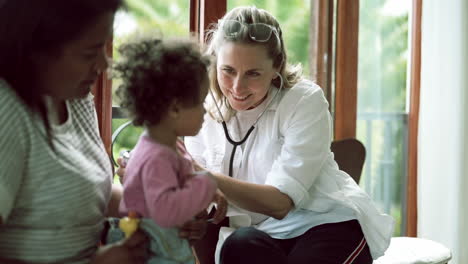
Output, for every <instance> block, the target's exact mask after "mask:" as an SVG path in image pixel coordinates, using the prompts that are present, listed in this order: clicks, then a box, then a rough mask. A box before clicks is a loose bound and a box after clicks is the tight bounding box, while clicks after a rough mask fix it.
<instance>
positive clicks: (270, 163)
mask: <svg viewBox="0 0 468 264" xmlns="http://www.w3.org/2000/svg"><path fill="white" fill-rule="evenodd" d="M210 33H211V35H210V39H209V50H208V51H209V52H210V53H211V54H212V55H213V56H214V57H215V58H216V60H215V63H214V65H213V67H212V69H211V81H212V83H211V96H209V97H208V100H207V107H208V113H207V116H206V119H205V123H204V126H203V128H202V129H201V131H200V133H199V134H198V135H197V136H195V137H188V138H186V139H185V143H186V146H187V149H188V151H189V152H190V153H191V154H192V156H193V158H194V159H195V160H196V162H197V163H198V164H199V166H200V167H202V168H204V169H206V170H209V171H211V172H212V173H213V174H214V176H215V179H216V181H217V182H218V187H219V189H220V190H221V191H222V192H223V193H224V195H225V197H226V199H227V201H228V202H229V208H228V212H227V216H230V218H229V220H230V221H229V222H230V223H229V227H222V228H221V233H220V236H219V237H220V241H218V245H217V253H216V256H217V257H216V261H217V262H219V263H223V264H227V263H270V264H271V263H372V259H376V258H378V257H379V256H381V255H383V253H384V251H385V250H386V248H387V247H388V245H389V242H390V237H391V235H392V232H393V220H392V218H391V217H389V216H388V215H384V214H381V213H380V212H379V211H378V210H377V209H376V208H375V206H374V205H373V203H372V201H371V200H370V199H369V197H368V196H367V195H366V194H365V193H364V192H363V191H362V190H361V189H360V188H359V187H358V186H357V185H356V183H355V182H354V181H353V180H352V179H351V177H350V176H349V175H347V174H346V173H345V172H343V171H340V170H339V168H338V166H337V164H336V162H335V161H334V159H333V154H332V152H331V151H330V142H331V140H332V137H331V135H332V127H331V126H332V122H331V117H330V113H329V111H328V103H327V101H326V99H325V97H324V95H323V92H322V90H321V89H320V87H318V86H317V85H316V84H314V83H313V82H311V81H308V80H305V79H303V78H302V77H301V68H300V67H299V66H297V65H296V66H292V65H290V64H288V63H287V57H286V50H285V47H284V43H283V37H282V31H281V28H280V26H279V24H278V22H277V21H276V19H275V18H274V17H273V16H272V15H271V14H270V13H268V12H267V11H265V10H261V9H257V8H255V7H239V8H235V9H233V10H231V11H230V12H229V13H227V14H226V15H225V16H224V17H223V18H222V19H221V20H220V21H219V23H218V25H217V28H216V29H214V30H213V31H212V32H210ZM218 215H219V214H218ZM219 220H220V219H219V218H218V219H215V221H214V222H219ZM219 227H220V226H218V228H219ZM213 229H216V228H209V229H208V230H209V232H210V230H213ZM209 235H210V234H209ZM207 237H210V236H207ZM216 237H217V236H216ZM213 247H214V245H213V243H212V242H211V241H209V239H207V240H201V241H200V242H199V243H197V244H196V250H197V254H198V257H199V259H200V261H201V263H202V264H207V263H210V262H212V257H213V256H212V255H211V256H206V252H210V248H211V250H212V249H213ZM210 258H211V260H210Z"/></svg>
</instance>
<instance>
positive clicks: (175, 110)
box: [168, 100, 180, 119]
mask: <svg viewBox="0 0 468 264" xmlns="http://www.w3.org/2000/svg"><path fill="white" fill-rule="evenodd" d="M179 113H180V104H179V103H178V102H177V100H172V102H171V104H170V105H169V111H168V114H169V117H171V118H174V119H176V118H178V117H179Z"/></svg>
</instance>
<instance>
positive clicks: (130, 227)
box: [119, 211, 140, 238]
mask: <svg viewBox="0 0 468 264" xmlns="http://www.w3.org/2000/svg"><path fill="white" fill-rule="evenodd" d="M139 224H140V219H138V215H137V213H136V212H134V211H130V212H128V217H124V218H122V219H120V221H119V228H120V229H121V230H122V231H123V232H124V233H125V238H129V237H130V236H131V235H132V234H133V233H135V231H137V229H138V225H139Z"/></svg>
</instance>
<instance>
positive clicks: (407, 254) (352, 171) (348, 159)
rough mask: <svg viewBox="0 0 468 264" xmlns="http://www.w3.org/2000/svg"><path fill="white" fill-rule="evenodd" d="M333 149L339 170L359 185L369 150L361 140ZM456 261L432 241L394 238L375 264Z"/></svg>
mask: <svg viewBox="0 0 468 264" xmlns="http://www.w3.org/2000/svg"><path fill="white" fill-rule="evenodd" d="M331 150H332V152H333V154H334V155H335V161H336V163H338V167H339V168H340V169H341V170H343V171H345V172H346V173H348V174H349V175H350V176H351V177H352V178H353V179H354V180H355V181H356V183H358V184H359V180H360V178H361V172H362V168H363V166H364V161H365V158H366V149H365V147H364V145H363V144H362V143H361V142H360V141H359V140H357V139H343V140H338V141H333V142H332V144H331ZM451 258H452V254H451V252H450V249H448V248H446V247H445V246H444V245H442V244H440V243H437V242H435V241H431V240H428V239H422V238H415V237H393V238H392V240H391V242H390V246H389V248H388V249H387V251H386V252H385V255H384V256H382V257H380V258H378V259H377V260H375V261H374V264H397V263H398V264H416V263H418V264H446V263H448V261H449V260H450V259H451Z"/></svg>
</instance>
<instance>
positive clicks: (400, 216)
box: [356, 0, 411, 236]
mask: <svg viewBox="0 0 468 264" xmlns="http://www.w3.org/2000/svg"><path fill="white" fill-rule="evenodd" d="M410 8H411V6H410V2H409V1H406V0H401V1H399V0H398V1H397V0H386V1H374V0H362V1H360V10H359V58H358V65H359V66H358V93H357V96H358V104H357V134H356V137H357V138H358V139H359V140H360V141H361V142H363V143H364V145H365V146H366V150H367V157H366V163H365V166H364V170H363V175H362V178H361V187H363V188H364V189H365V190H366V192H367V193H368V194H369V195H370V196H371V197H372V198H373V200H374V201H375V202H376V203H377V204H378V205H379V207H380V209H381V210H382V211H383V212H385V213H388V214H390V215H392V216H393V217H394V218H395V220H396V227H395V235H397V236H399V235H403V234H404V233H405V219H406V217H405V214H406V210H405V206H404V205H405V202H406V200H405V195H406V193H405V190H406V178H407V166H406V161H407V157H408V148H407V146H408V111H407V109H408V107H407V103H406V102H407V101H408V100H407V94H408V91H409V89H407V84H408V78H407V76H408V75H407V72H408V55H409V51H408V47H409V45H408V44H409V42H408V29H409V27H408V24H409V23H408V14H409V11H410Z"/></svg>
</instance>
